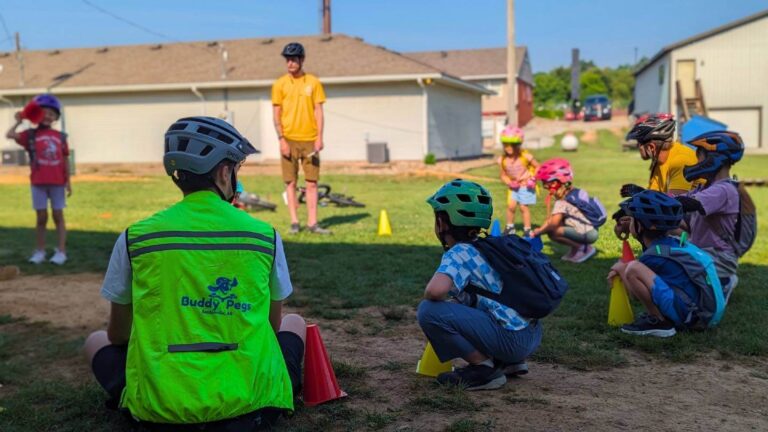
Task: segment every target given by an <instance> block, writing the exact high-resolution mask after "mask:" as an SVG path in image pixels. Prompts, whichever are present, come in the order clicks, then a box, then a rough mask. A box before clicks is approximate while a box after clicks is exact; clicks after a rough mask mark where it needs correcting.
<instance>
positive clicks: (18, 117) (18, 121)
mask: <svg viewBox="0 0 768 432" xmlns="http://www.w3.org/2000/svg"><path fill="white" fill-rule="evenodd" d="M13 118H14V119H16V123H21V120H22V118H21V111H16V112H15V113H14V114H13Z"/></svg>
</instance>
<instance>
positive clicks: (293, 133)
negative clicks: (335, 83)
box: [272, 74, 325, 141]
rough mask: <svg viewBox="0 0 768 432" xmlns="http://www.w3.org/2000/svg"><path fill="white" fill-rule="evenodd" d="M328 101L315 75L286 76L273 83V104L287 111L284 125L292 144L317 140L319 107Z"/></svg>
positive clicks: (283, 120)
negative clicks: (317, 109) (317, 110)
mask: <svg viewBox="0 0 768 432" xmlns="http://www.w3.org/2000/svg"><path fill="white" fill-rule="evenodd" d="M323 102H325V92H324V91H323V85H322V84H320V81H319V80H318V79H317V77H315V76H314V75H310V74H304V76H302V77H301V78H293V77H292V76H291V75H290V74H285V75H283V76H281V77H280V78H278V80H277V81H275V83H274V84H272V105H280V106H281V107H282V108H283V111H282V115H281V116H280V124H281V125H282V126H283V136H285V138H286V139H289V140H291V141H314V140H316V139H317V121H316V120H315V104H319V103H323Z"/></svg>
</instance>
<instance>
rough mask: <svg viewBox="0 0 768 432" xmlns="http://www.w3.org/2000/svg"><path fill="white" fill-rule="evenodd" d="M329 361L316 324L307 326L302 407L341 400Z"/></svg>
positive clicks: (343, 394) (339, 390)
mask: <svg viewBox="0 0 768 432" xmlns="http://www.w3.org/2000/svg"><path fill="white" fill-rule="evenodd" d="M346 395H347V394H346V393H344V391H343V390H342V389H341V388H339V384H338V382H336V374H335V373H333V366H332V365H331V360H330V359H329V358H328V353H327V352H326V351H325V345H324V344H323V338H321V337H320V329H319V328H317V324H310V325H308V326H307V348H306V353H305V354H304V405H306V406H315V405H320V404H322V403H325V402H328V401H332V400H335V399H339V398H343V397H345V396H346Z"/></svg>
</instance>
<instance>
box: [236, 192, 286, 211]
mask: <svg viewBox="0 0 768 432" xmlns="http://www.w3.org/2000/svg"><path fill="white" fill-rule="evenodd" d="M235 206H236V207H238V208H241V209H243V210H269V211H275V210H277V204H274V203H271V202H269V201H266V200H263V199H261V197H260V196H259V195H256V194H254V193H250V192H243V193H242V194H240V197H239V198H238V199H237V202H236V203H235Z"/></svg>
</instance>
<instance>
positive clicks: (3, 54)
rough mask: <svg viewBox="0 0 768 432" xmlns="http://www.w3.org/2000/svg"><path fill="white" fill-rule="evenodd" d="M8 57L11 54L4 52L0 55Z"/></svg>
mask: <svg viewBox="0 0 768 432" xmlns="http://www.w3.org/2000/svg"><path fill="white" fill-rule="evenodd" d="M10 55H11V53H9V52H4V53H2V54H0V57H8V56H10Z"/></svg>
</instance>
